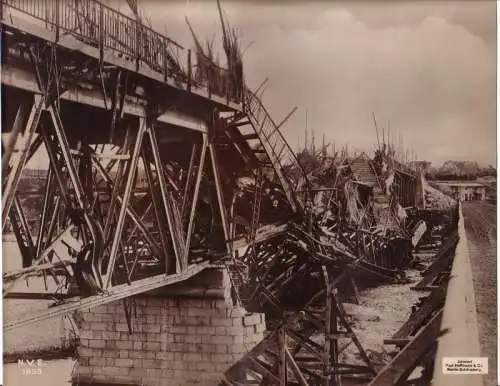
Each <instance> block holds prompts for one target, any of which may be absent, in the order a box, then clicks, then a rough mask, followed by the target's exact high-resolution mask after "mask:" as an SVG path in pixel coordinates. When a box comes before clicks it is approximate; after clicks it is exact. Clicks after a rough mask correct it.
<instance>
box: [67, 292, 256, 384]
mask: <svg viewBox="0 0 500 386" xmlns="http://www.w3.org/2000/svg"><path fill="white" fill-rule="evenodd" d="M132 304H133V306H132V328H133V333H132V334H130V333H129V328H128V324H127V321H126V320H127V319H126V317H125V310H124V306H123V302H122V301H120V302H115V303H111V304H108V305H103V306H100V307H96V308H93V309H91V310H85V312H83V313H82V314H83V322H82V326H81V330H80V339H81V344H80V347H79V350H78V352H79V360H78V364H77V365H76V367H75V370H74V372H73V385H74V386H76V385H87V384H92V385H116V384H121V385H144V386H149V385H151V386H153V385H154V386H159V385H175V386H182V385H217V384H218V383H219V381H220V380H221V379H222V373H223V372H224V371H225V370H226V369H227V368H228V367H229V366H230V365H231V364H233V363H234V362H235V361H236V360H238V359H239V358H241V357H242V356H243V355H244V354H245V353H246V352H247V351H248V350H250V349H251V348H252V347H253V346H255V345H256V344H257V343H258V342H259V341H260V340H261V339H262V338H263V333H264V330H265V321H264V315H261V314H247V313H246V312H245V310H244V309H242V308H239V307H234V306H233V305H232V304H231V301H230V300H227V299H210V298H181V297H153V296H148V297H147V296H142V297H136V298H133V299H132Z"/></svg>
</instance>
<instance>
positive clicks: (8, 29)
mask: <svg viewBox="0 0 500 386" xmlns="http://www.w3.org/2000/svg"><path fill="white" fill-rule="evenodd" d="M1 7H2V8H1V10H2V12H1V18H2V19H1V20H2V38H3V41H4V55H3V57H2V93H3V95H4V100H5V101H6V104H5V109H4V114H3V118H2V119H3V122H2V134H3V140H2V146H3V154H2V176H3V177H2V194H3V197H2V226H3V229H4V232H5V230H6V229H7V228H11V229H12V232H13V233H14V235H15V238H16V241H17V245H18V247H19V252H20V260H19V262H18V263H19V264H18V267H16V268H15V269H12V270H9V271H7V272H4V276H3V279H4V298H6V299H8V298H17V299H38V300H41V299H45V300H49V302H48V307H47V309H45V310H42V311H39V312H36V313H31V314H29V315H24V316H23V317H20V318H18V319H16V320H9V321H7V322H6V323H5V325H4V326H5V328H6V330H11V329H14V328H19V327H22V326H25V325H28V324H29V323H32V322H37V321H40V320H43V319H49V318H53V317H55V316H58V315H63V314H71V313H74V312H76V311H78V312H79V313H78V314H77V315H81V317H82V318H83V321H82V322H81V323H80V347H79V355H80V358H79V360H78V362H79V366H78V367H77V369H76V370H75V373H74V374H73V381H74V383H75V384H79V385H84V384H110V383H111V384H139V383H140V382H146V383H147V384H158V383H159V382H160V383H162V384H170V383H169V382H171V384H182V383H186V384H189V382H191V383H193V382H195V383H197V384H198V383H200V382H201V383H203V382H206V383H207V384H213V382H214V380H217V381H218V380H219V379H220V378H221V374H223V373H224V376H223V377H224V381H223V382H226V383H228V384H302V385H307V384H310V385H313V384H328V385H331V384H340V382H341V381H343V380H347V379H348V378H349V379H351V381H353V382H354V381H356V382H358V383H359V382H365V383H366V382H371V381H372V380H373V381H374V380H376V379H377V378H376V377H377V373H378V370H379V369H377V368H375V367H374V365H373V364H372V361H371V359H370V358H369V356H368V355H367V353H366V352H365V350H364V349H363V344H362V342H360V340H359V339H358V338H357V336H356V334H355V332H354V331H353V329H352V328H351V327H350V325H349V322H348V320H347V318H346V312H345V310H344V307H343V302H344V301H346V300H349V299H352V298H356V296H357V293H358V291H359V289H360V287H363V286H373V285H377V284H380V283H401V282H404V281H405V277H404V270H405V269H406V268H407V267H408V266H409V265H411V264H414V263H415V259H414V257H413V256H412V250H413V249H414V247H416V246H417V245H418V244H419V243H420V244H422V242H429V243H431V242H434V243H436V237H435V233H436V232H435V231H436V229H440V230H441V232H440V233H441V236H438V239H439V238H446V237H448V236H449V233H450V229H452V228H453V227H454V224H455V223H456V213H455V211H454V210H453V209H452V208H451V206H450V207H449V208H448V210H443V211H441V212H440V213H437V212H436V213H435V212H433V211H432V210H430V211H429V210H427V209H425V189H424V182H423V179H422V176H421V175H420V174H418V173H416V172H415V171H411V170H408V169H406V168H405V167H404V165H401V164H400V163H397V162H396V161H395V160H394V159H393V158H392V157H391V155H390V152H386V150H385V149H382V148H381V149H379V153H377V155H376V157H374V159H370V158H369V157H361V158H356V159H353V160H352V159H351V160H343V161H342V163H341V165H340V166H339V167H337V166H332V167H331V168H329V170H330V171H333V173H334V174H335V178H333V179H331V178H330V179H328V178H326V179H325V180H324V181H321V183H320V184H319V185H321V187H322V188H325V189H326V190H322V188H321V187H319V188H318V186H314V181H315V182H318V180H317V178H316V179H314V178H311V175H309V173H307V172H306V171H305V170H304V168H303V165H302V164H301V163H300V162H299V160H298V159H297V156H296V154H295V153H294V152H293V151H292V149H291V148H290V146H289V145H288V143H287V142H286V140H285V139H284V137H283V135H282V134H281V131H280V128H281V126H282V125H283V124H284V123H285V121H286V119H287V118H285V119H284V120H283V121H282V122H281V123H276V122H275V121H274V120H273V118H272V117H271V116H270V114H269V112H268V111H267V110H266V108H265V107H264V105H263V104H262V102H261V101H260V99H259V98H258V95H257V94H258V93H257V92H252V91H251V90H249V88H248V87H247V85H246V84H245V81H244V76H243V64H242V60H241V55H240V54H239V49H238V45H237V41H236V40H235V38H234V36H232V35H231V34H230V33H229V32H227V29H228V26H227V25H226V22H225V21H224V20H222V23H223V28H224V31H225V33H224V49H225V52H226V56H227V62H228V68H227V69H225V68H221V67H220V66H219V65H218V64H216V63H215V62H214V61H213V60H211V58H210V54H209V53H206V52H203V50H202V48H201V45H200V44H199V43H197V42H196V39H195V42H196V43H197V44H196V49H195V54H192V51H191V50H189V49H185V48H184V47H182V46H181V45H180V44H178V43H177V42H175V41H173V40H171V39H169V38H168V37H166V36H164V35H161V34H159V33H157V32H155V31H153V30H152V29H150V28H148V27H146V26H145V25H143V24H142V23H141V22H140V21H139V20H134V19H132V18H129V17H127V16H125V15H123V14H120V13H118V12H117V11H115V10H113V9H111V8H109V7H107V6H105V5H104V4H101V3H100V2H98V1H95V0H86V1H80V0H71V1H67V2H66V1H65V2H59V1H57V0H45V1H41V2H30V1H24V0H2V1H1ZM40 154H43V155H44V157H45V160H46V164H47V165H46V166H45V168H44V170H45V173H44V174H43V177H42V180H43V183H42V184H41V187H40V189H39V195H38V196H39V197H38V201H36V200H35V205H34V206H35V210H32V208H30V207H29V203H28V202H29V200H28V198H27V197H26V195H24V194H23V171H24V170H25V169H26V168H27V165H29V163H30V161H32V160H35V159H36V157H39V155H40ZM313 180H314V181H313ZM325 191H328V192H329V194H328V195H325V194H322V192H325ZM327 196H328V197H327ZM401 213H403V214H402V215H401ZM426 216H427V217H426ZM443 235H444V236H443ZM433 237H434V239H433ZM441 242H442V240H440V239H439V240H438V241H437V244H435V245H440V244H439V243H441ZM443 245H444V246H445V247H446V248H448V249H447V251H448V252H449V246H450V245H454V244H453V242H448V243H443ZM446 256H448V254H447V255H446ZM448 257H449V256H448ZM439 261H441V260H439ZM447 263H449V260H447ZM441 264H444V265H445V266H446V264H445V263H441ZM28 279H29V280H30V281H32V282H33V281H34V282H37V283H38V284H40V285H39V286H35V288H38V290H33V289H31V288H30V287H26V286H25V285H24V282H25V281H28ZM434 279H436V278H433V283H434V284H432V285H435V286H439V285H438V284H436V283H437V281H436V280H434ZM429 280H430V279H429ZM440 280H444V281H443V282H444V283H445V282H446V280H445V279H443V277H441V276H440ZM427 288H429V286H427ZM193 297H194V298H195V299H191V298H193ZM185 298H190V299H188V300H184V299H185ZM214 298H215V299H217V300H213V299H214ZM434 311H435V310H434ZM426 321H427V320H426ZM266 323H267V325H268V330H269V334H268V335H267V336H266V337H264V330H265V325H266ZM341 340H343V343H342V344H341V343H340V341H341ZM346 342H347V343H346ZM345 344H349V345H350V344H354V346H355V347H356V348H357V351H358V352H359V358H360V362H359V363H357V362H356V363H347V362H345V361H343V358H342V357H341V354H342V351H343V349H344V345H345ZM306 353H307V354H306ZM311 355H312V357H311ZM263 357H264V358H263ZM143 369H145V370H143ZM141 384H144V383H141Z"/></svg>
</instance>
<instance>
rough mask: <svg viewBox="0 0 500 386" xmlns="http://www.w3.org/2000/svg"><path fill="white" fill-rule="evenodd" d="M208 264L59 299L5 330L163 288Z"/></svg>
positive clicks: (20, 319)
mask: <svg viewBox="0 0 500 386" xmlns="http://www.w3.org/2000/svg"><path fill="white" fill-rule="evenodd" d="M208 266H209V264H208V262H205V263H200V264H193V265H190V266H189V267H187V268H186V269H185V270H184V271H183V272H181V273H178V274H172V275H166V274H161V275H157V276H153V277H149V278H146V279H141V280H136V281H134V283H133V284H130V285H129V284H121V285H116V286H113V287H112V288H111V289H110V290H109V291H107V292H106V293H103V294H99V295H93V296H87V297H85V298H81V299H74V298H72V299H69V300H67V301H59V302H57V303H56V304H54V305H53V306H51V308H49V309H48V310H43V311H41V312H38V313H34V314H31V315H29V316H27V317H22V318H19V319H16V320H11V321H6V322H5V323H4V331H9V330H12V329H14V328H18V327H21V326H24V325H27V324H30V323H34V322H37V321H40V320H45V319H50V318H53V317H56V316H59V315H64V314H67V313H70V312H72V311H77V310H81V309H84V308H92V307H97V306H100V305H103V304H107V303H111V302H115V301H117V300H122V299H126V298H128V297H130V296H134V295H138V294H141V293H144V292H147V291H151V290H154V289H157V288H161V287H164V286H167V285H170V284H174V283H178V282H181V281H184V280H187V279H189V278H190V277H192V276H194V275H196V274H198V273H200V272H201V271H202V270H204V269H205V268H207V267H208Z"/></svg>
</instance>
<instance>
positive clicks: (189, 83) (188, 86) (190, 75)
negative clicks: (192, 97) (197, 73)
mask: <svg viewBox="0 0 500 386" xmlns="http://www.w3.org/2000/svg"><path fill="white" fill-rule="evenodd" d="M187 61H188V83H187V89H188V91H191V81H192V78H193V70H192V68H191V49H188V57H187Z"/></svg>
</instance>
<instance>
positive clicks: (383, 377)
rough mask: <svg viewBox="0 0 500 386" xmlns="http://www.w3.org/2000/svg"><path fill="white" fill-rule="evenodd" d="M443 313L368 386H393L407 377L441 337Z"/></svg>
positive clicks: (430, 322)
mask: <svg viewBox="0 0 500 386" xmlns="http://www.w3.org/2000/svg"><path fill="white" fill-rule="evenodd" d="M442 317H443V311H442V310H441V311H439V312H438V313H436V314H435V315H434V316H433V318H432V319H431V320H430V321H429V323H427V324H426V325H425V327H424V328H423V329H422V330H421V331H420V332H419V333H418V334H417V335H416V336H415V337H414V338H413V339H412V340H411V341H410V342H409V343H408V344H407V345H406V346H405V347H404V348H403V349H402V350H401V351H400V352H399V353H398V354H397V355H396V356H395V357H394V358H393V360H392V361H391V362H389V363H388V364H387V365H386V366H385V367H384V368H383V369H382V370H381V371H380V372H379V373H378V374H377V376H376V377H375V378H374V379H373V380H372V381H371V382H370V383H369V384H368V386H391V385H396V384H397V383H398V382H400V381H401V380H403V379H404V378H405V377H407V376H408V375H409V374H410V373H411V372H412V371H413V369H414V368H415V367H416V366H417V364H418V360H419V359H420V358H421V357H422V356H423V355H424V354H425V353H426V351H427V350H428V349H429V347H430V346H432V345H433V344H434V342H435V340H436V339H437V338H438V337H439V335H440V331H441V319H442Z"/></svg>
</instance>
